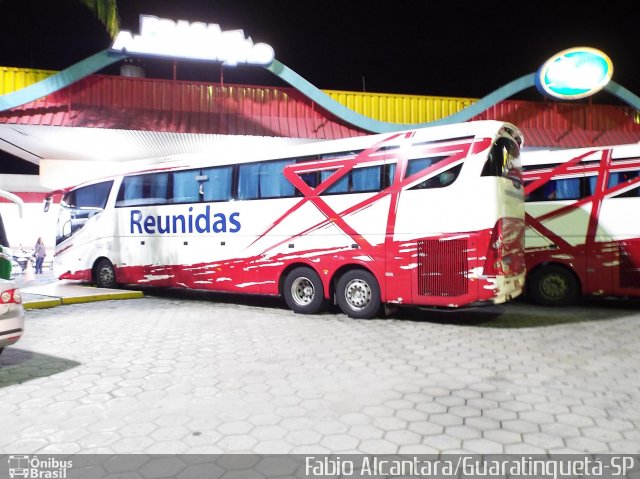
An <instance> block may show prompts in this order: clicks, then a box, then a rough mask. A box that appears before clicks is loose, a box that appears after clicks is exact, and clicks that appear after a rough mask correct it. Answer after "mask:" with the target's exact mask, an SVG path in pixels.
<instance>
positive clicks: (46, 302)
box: [22, 291, 144, 310]
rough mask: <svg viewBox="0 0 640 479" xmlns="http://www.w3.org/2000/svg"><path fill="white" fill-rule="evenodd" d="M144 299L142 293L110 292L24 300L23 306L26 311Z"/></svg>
mask: <svg viewBox="0 0 640 479" xmlns="http://www.w3.org/2000/svg"><path fill="white" fill-rule="evenodd" d="M140 298H144V294H143V293H142V291H122V292H117V293H114V292H109V293H97V294H90V295H82V296H65V297H60V298H56V297H50V296H43V297H42V298H33V299H31V298H26V299H24V300H23V302H22V305H23V306H24V309H25V310H31V309H48V308H55V307H56V306H61V305H63V304H80V303H91V302H94V301H109V300H118V299H140Z"/></svg>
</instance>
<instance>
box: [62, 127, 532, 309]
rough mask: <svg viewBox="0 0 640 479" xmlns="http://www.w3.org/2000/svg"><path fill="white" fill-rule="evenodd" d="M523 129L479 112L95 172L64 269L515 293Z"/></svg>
mask: <svg viewBox="0 0 640 479" xmlns="http://www.w3.org/2000/svg"><path fill="white" fill-rule="evenodd" d="M520 144H521V136H520V133H519V131H518V129H517V128H516V127H515V126H513V125H511V124H508V123H502V122H496V121H486V122H485V121H482V122H471V123H464V124H457V125H447V126H441V127H433V128H425V129H419V130H415V131H404V132H400V133H390V134H381V135H371V136H360V137H355V138H348V139H342V140H335V141H323V142H316V143H311V144H305V145H296V146H290V147H287V149H286V150H284V151H282V150H281V151H279V152H275V151H272V152H269V151H264V152H263V153H261V154H256V153H243V152H241V151H238V150H237V149H236V150H234V151H229V152H228V153H226V154H220V155H219V156H216V157H209V158H205V159H203V158H198V159H190V160H189V161H188V165H187V164H184V165H182V166H180V167H175V168H173V167H172V168H167V167H165V168H164V169H157V170H150V171H144V172H138V173H133V174H128V175H124V176H118V177H114V178H109V179H102V180H99V181H94V182H92V183H89V184H83V185H80V186H77V187H75V188H73V189H70V190H67V191H66V193H65V194H64V196H63V198H62V201H61V208H60V211H61V213H60V215H61V216H60V219H59V223H58V235H57V245H56V253H55V261H54V265H55V269H56V271H57V272H58V274H59V276H60V278H61V279H74V280H84V281H94V282H95V283H96V284H97V285H98V286H100V287H115V286H116V285H118V284H138V285H155V286H164V287H184V288H197V289H207V290H215V291H222V292H234V293H249V294H263V295H281V296H283V297H284V298H285V300H286V302H287V304H288V306H289V307H290V308H291V309H292V310H294V311H295V312H298V313H315V312H317V311H318V310H320V309H321V307H322V306H323V304H324V303H325V301H327V300H330V301H335V303H337V304H338V305H339V307H340V308H341V309H342V311H344V312H345V313H346V314H347V315H349V316H351V317H357V318H370V317H373V316H375V315H376V314H377V312H378V311H379V309H380V306H381V305H382V304H395V305H420V306H436V307H438V306H441V307H459V306H463V305H469V304H471V303H476V302H488V303H501V302H504V301H507V300H509V299H510V298H514V297H516V296H518V295H519V294H520V293H521V292H522V290H523V287H524V275H525V270H524V189H523V187H522V177H521V168H520V160H519V151H520Z"/></svg>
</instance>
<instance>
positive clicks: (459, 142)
mask: <svg viewBox="0 0 640 479" xmlns="http://www.w3.org/2000/svg"><path fill="white" fill-rule="evenodd" d="M428 134H430V132H429V131H428V130H425V131H421V132H417V134H416V138H415V141H414V143H413V145H412V147H411V149H410V152H409V153H408V154H407V158H406V161H407V166H406V167H403V168H404V169H405V170H406V173H405V174H404V176H403V179H402V182H401V183H400V184H401V188H402V193H401V195H400V197H399V200H398V205H397V207H396V206H395V205H392V207H391V209H392V210H393V211H394V213H395V214H396V218H395V221H394V241H393V242H390V243H389V244H388V245H387V258H388V260H387V270H386V273H385V274H386V276H387V279H386V283H385V285H386V288H385V293H386V298H385V299H386V301H387V302H389V303H396V304H405V305H406V304H413V305H416V306H430V307H442V308H458V307H463V306H470V305H475V304H481V303H484V304H487V303H503V302H505V301H508V300H510V299H512V298H515V297H517V296H519V295H520V294H521V293H522V291H523V287H524V278H525V262H524V228H525V224H524V194H523V185H522V170H521V165H520V144H521V142H522V140H521V137H520V133H519V131H518V129H517V128H516V127H515V126H513V125H510V124H508V123H500V122H470V123H467V124H461V125H457V126H455V127H454V126H452V129H451V131H447V132H445V133H441V137H444V135H451V136H450V137H449V139H446V140H440V141H432V142H430V143H426V142H424V141H422V140H423V138H422V137H418V135H424V136H426V135H428ZM423 145H427V146H426V147H424V148H423V147H422V146H423ZM420 162H430V165H431V166H430V167H429V168H426V169H424V170H421V171H419V172H418V173H414V172H415V171H417V170H418V168H416V167H414V166H413V165H414V164H415V165H418V164H419V163H420ZM399 168H400V167H399ZM452 172H453V173H455V175H454V177H453V178H452V179H451V180H448V181H445V182H443V181H442V180H443V178H445V175H448V174H450V173H452ZM445 179H446V178H445ZM434 180H435V181H434ZM434 184H435V185H434ZM409 284H411V292H410V295H408V294H407V291H406V289H407V288H406V285H409ZM408 298H410V300H409V299H408Z"/></svg>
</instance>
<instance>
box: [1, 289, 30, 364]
mask: <svg viewBox="0 0 640 479" xmlns="http://www.w3.org/2000/svg"><path fill="white" fill-rule="evenodd" d="M23 332H24V308H23V306H22V295H21V294H20V289H19V288H18V287H17V286H16V284H15V283H14V282H13V281H8V280H6V279H0V353H2V350H3V349H4V348H5V347H6V346H9V345H11V344H13V343H15V342H16V341H18V340H19V339H20V337H21V336H22V333H23Z"/></svg>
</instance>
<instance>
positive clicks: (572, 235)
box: [522, 144, 640, 305]
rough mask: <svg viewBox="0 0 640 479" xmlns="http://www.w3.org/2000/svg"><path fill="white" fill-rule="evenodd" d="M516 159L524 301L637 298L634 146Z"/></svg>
mask: <svg viewBox="0 0 640 479" xmlns="http://www.w3.org/2000/svg"><path fill="white" fill-rule="evenodd" d="M522 158H523V167H524V170H525V171H524V180H525V193H526V212H527V214H526V222H527V230H526V235H525V245H526V260H527V296H528V297H529V298H531V299H532V300H533V301H534V302H537V303H540V304H546V305H567V304H571V303H573V302H574V301H575V300H576V299H577V298H578V297H580V296H581V295H595V296H623V297H626V296H640V213H639V211H640V144H633V145H619V146H609V147H594V148H580V149H571V150H556V151H529V152H526V153H523V154H522Z"/></svg>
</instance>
